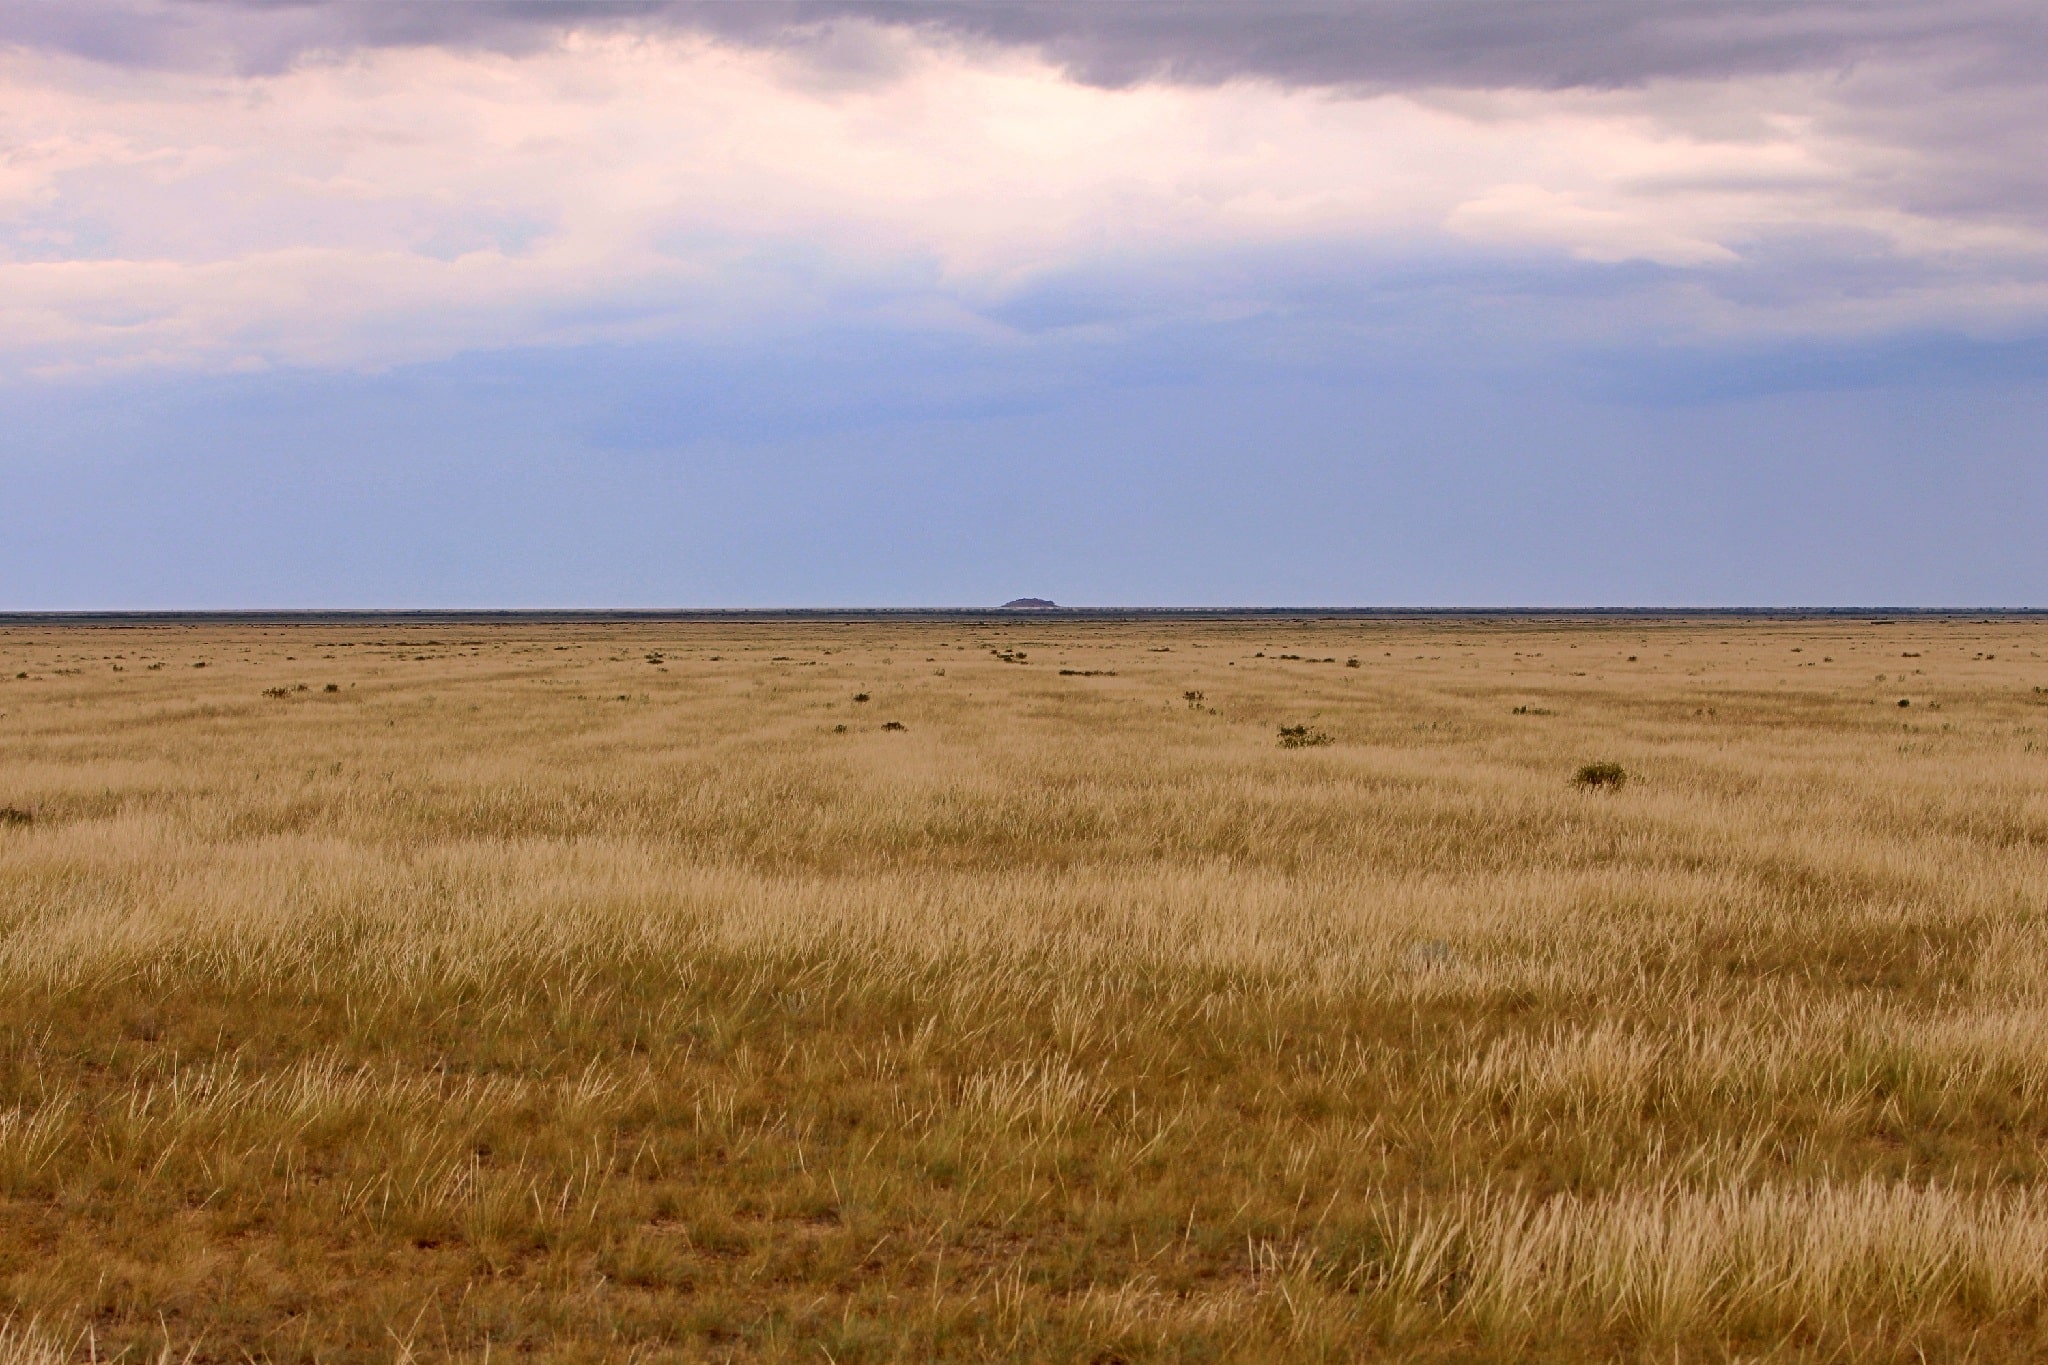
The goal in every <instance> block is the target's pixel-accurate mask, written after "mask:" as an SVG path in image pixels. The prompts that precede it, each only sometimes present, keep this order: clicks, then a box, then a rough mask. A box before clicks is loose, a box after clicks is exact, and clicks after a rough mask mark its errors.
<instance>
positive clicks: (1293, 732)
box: [1280, 725, 1336, 749]
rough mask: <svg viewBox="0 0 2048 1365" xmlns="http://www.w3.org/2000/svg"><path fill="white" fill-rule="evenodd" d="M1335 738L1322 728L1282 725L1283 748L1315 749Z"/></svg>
mask: <svg viewBox="0 0 2048 1365" xmlns="http://www.w3.org/2000/svg"><path fill="white" fill-rule="evenodd" d="M1334 743H1336V741H1335V740H1333V739H1331V738H1330V737H1329V736H1328V735H1326V734H1324V733H1323V732H1322V731H1321V730H1311V729H1309V728H1308V727H1307V726H1306V725H1283V726H1281V727H1280V747H1281V748H1283V749H1315V748H1319V747H1321V746H1322V745H1325V744H1334Z"/></svg>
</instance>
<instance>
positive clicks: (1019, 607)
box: [1003, 597, 1059, 611]
mask: <svg viewBox="0 0 2048 1365" xmlns="http://www.w3.org/2000/svg"><path fill="white" fill-rule="evenodd" d="M1058 605H1059V603H1057V602H1048V601H1046V600H1045V599H1044V598H1043V597H1013V598H1011V599H1010V600H1009V601H1007V602H1005V603H1003V610H1004V611H1012V610H1015V611H1030V610H1032V609H1034V608H1036V609H1037V610H1040V611H1043V610H1044V609H1045V608H1047V607H1056V606H1058Z"/></svg>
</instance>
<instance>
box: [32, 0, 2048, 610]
mask: <svg viewBox="0 0 2048 1365" xmlns="http://www.w3.org/2000/svg"><path fill="white" fill-rule="evenodd" d="M2044 148H2048V8H2044V7H2043V6H2041V5H2040V4H2039V3H2038V0H1944V2H1943V3H1928V2H1926V0H1910V2H1906V0H1858V2H1857V3H1833V2H1832V0H1806V2H1805V3H1797V4H1781V3H1727V4H1724V3H1713V2H1711V0H1689V2H1688V3H1665V2H1664V0H1515V2H1513V3H1506V2H1504V0H1316V2H1314V3H1308V2H1302V3H1297V2H1296V0H1261V3H1258V4H1251V3H1242V4H1226V3H1213V2H1212V3H1182V2H1181V0H1159V2H1158V3H1152V2H1151V0H1093V3H1071V2H1070V0H1042V2H1040V3H1029V4H1026V3H1010V2H1009V0H992V2H991V3H983V4H960V3H930V4H918V3H909V2H907V0H891V3H866V2H858V0H845V2H841V0H827V2H823V3H801V2H799V0H790V2H788V3H784V2H782V0H762V2H761V3H751V4H748V3H716V4H604V3H586V4H556V3H538V2H537V3H528V4H496V3H487V2H485V0H472V2H470V3H431V4H416V3H402V2H400V0H389V2H387V3H377V4H334V3H321V2H319V0H303V2H298V3H254V2H249V0H242V2H233V3H231V2H228V0H135V2H134V3H129V2H127V0H106V2H105V3H99V2H97V0H86V2H85V3H58V2H57V0H0V611H7V610H17V611H21V610H80V609H88V610H89V609H159V610H160V609H177V608H195V609H198V608H207V609H224V608H290V607H304V608H317V607H366V608H375V607H389V608H407V607H664V606H671V607H719V606H724V607H769V606H799V607H801V606H818V607H825V606H980V605H988V604H994V603H998V602H1002V601H1004V600H1007V599H1009V598H1011V597H1016V596H1024V595H1030V596H1037V597H1044V598H1050V599H1053V600H1056V601H1058V602H1060V603H1062V604H1072V605H1094V606H1117V605H1123V606H1144V605H1156V606H1198V605H1208V606H1416V607H1432V606H1435V607H1456V606H1473V607H1483V606H1558V607H1564V606H1745V605H1747V606H1802V605H1807V606H1830V605H1836V606H1843V605H1887V606H1983V607H1992V606H2048V154H2044V150H2043V149H2044Z"/></svg>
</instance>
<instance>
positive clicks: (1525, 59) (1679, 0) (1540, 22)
mask: <svg viewBox="0 0 2048 1365" xmlns="http://www.w3.org/2000/svg"><path fill="white" fill-rule="evenodd" d="M846 20H854V21H859V22H861V23H863V24H867V25H889V26H895V27H902V28H911V29H917V30H921V31H924V32H926V33H942V34H947V35H951V36H954V37H957V38H959V39H963V40H967V41H972V42H982V43H990V44H997V45H1004V46H1021V47H1028V48H1032V49H1034V50H1036V51H1038V52H1040V53H1042V54H1043V55H1045V56H1046V57H1047V58H1048V59H1050V60H1051V61H1053V62H1054V63H1055V64H1057V65H1059V66H1061V67H1062V68H1063V69H1065V70H1066V71H1067V72H1068V73H1069V74H1070V75H1072V76H1074V77H1076V78H1078V79H1080V80H1082V81H1085V82H1087V83H1091V84H1102V85H1110V86H1126V85H1132V84H1137V83H1140V82H1144V81H1155V80H1164V81H1169V82H1175V83H1216V82H1221V81H1226V80H1231V79H1236V78H1240V77H1256V78H1260V79H1267V80H1272V81H1276V82H1279V83H1282V84H1286V85H1293V86H1327V87H1372V88H1397V89H1405V88H1415V87H1420V86H1432V87H1456V88H1471V89H1498V88H1504V87H1514V88H1534V89H1566V88H1575V87H1592V88H1603V89H1612V88H1621V87H1627V86H1636V85H1641V84H1643V83H1645V82H1648V81H1652V80H1658V79H1683V80H1698V79H1725V78H1729V77H1735V76H1744V75H1756V74H1768V73H1777V72H1784V71H1790V70H1804V69H1816V68H1832V69H1841V68H1846V67H1848V66H1851V65H1853V64H1856V63H1859V62H1863V61H1867V60H1872V59H1878V60H1890V61H1895V60H1899V59H1900V58H1901V57H1904V56H1911V55H1915V54H1926V53H1931V52H1940V51H1949V52H1953V51H1958V50H1967V51H1971V52H1974V53H1976V54H1978V56H1979V57H1980V58H1981V59H1983V60H1984V61H1986V62H1987V63H1990V64H1993V65H1997V66H2000V67H2003V68H2006V69H2007V70H2009V71H2011V72H2014V73H2015V74H2017V75H2018V76H2019V77H2020V78H2023V79H2029V80H2031V79H2038V78H2039V76H2040V75H2041V70H2040V62H2041V50H2040V48H2041V43H2042V39H2043V20H2042V17H2041V14H2040V11H2039V7H2038V6H2036V5H2033V4H2031V3H2027V0H1941V2H1937V0H1732V2H1731V0H1718V2H1717V3H1700V2H1699V0H1549V2H1548V3H1544V4H1537V5H1532V4H1528V3H1525V2H1524V0H1463V2H1462V3H1458V4H1443V3H1440V0H1265V2H1264V3H1261V4H1257V5H1218V4H1213V3H1206V2H1205V0H1124V2H1122V3H1112V4H1103V3H1099V0H924V2H923V3H914V4H906V3H902V0H755V3H749V4H731V3H721V2H719V0H677V2H676V3H630V2H627V3H620V2H609V0H590V2H588V3H545V2H536V0H530V2H528V3H501V2H499V0H477V2H476V3H464V4H448V3H440V2H439V0H411V2H409V3H408V2H406V0H398V2H397V3H386V4H375V5H363V4H350V3H318V2H317V0H128V2H127V3H119V4H102V5H93V6H58V5H49V4H46V3H42V2H41V0H6V3H5V4H0V41H5V42H9V43H13V44H19V45H25V46H41V47H48V48H52V49H56V50H62V51H66V52H70V53H73V54H75V55H80V56H86V57H90V58H92V59H94V60H97V61H103V62H110V63H116V64H122V65H134V66H153V67H162V68H188V69H199V68H205V69H215V70H232V71H236V72H239V73H242V74H256V73H274V72H276V71H279V70H282V69H284V68H285V67H287V66H289V65H291V64H292V63H294V62H296V61H299V60H302V59H304V58H306V57H308V56H318V55H333V54H336V53H346V52H349V51H353V50H356V49H359V48H365V47H382V46H420V45H439V46H453V47H477V48H487V49H491V50H497V51H506V52H522V51H531V50H534V49H535V48H538V47H543V46H546V45H548V44H549V43H550V42H551V41H553V39H554V36H555V35H557V34H559V33H560V32H563V31H567V30H571V29H575V30H581V31H586V32H638V33H651V32H653V33H658V32H669V33H676V32H698V33H705V34H710V35H713V36H716V37H720V38H724V39H728V40H734V41H743V42H751V43H759V44H764V45H770V46H780V47H785V48H798V49H803V50H806V51H808V52H809V53H811V54H812V55H814V56H816V57H817V58H818V59H819V60H821V61H824V62H827V63H833V62H839V63H847V64H850V65H854V66H859V65H861V64H862V58H861V56H860V54H859V53H858V52H857V51H855V50H853V49H852V48H850V47H848V46H847V45H844V44H838V45H835V43H834V42H833V40H832V38H831V35H830V30H831V29H832V28H833V27H834V25H835V24H837V23H839V22H840V21H846Z"/></svg>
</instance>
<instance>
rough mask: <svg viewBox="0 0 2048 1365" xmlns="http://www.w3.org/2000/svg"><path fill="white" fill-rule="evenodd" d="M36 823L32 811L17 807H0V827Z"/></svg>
mask: <svg viewBox="0 0 2048 1365" xmlns="http://www.w3.org/2000/svg"><path fill="white" fill-rule="evenodd" d="M35 822H36V817H35V813H34V812H33V811H25V810H23V809H22V808H21V807H19V806H0V825H33V824H34V823H35Z"/></svg>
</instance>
